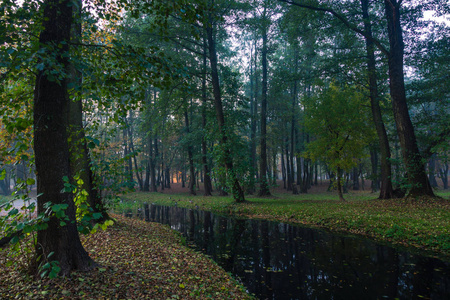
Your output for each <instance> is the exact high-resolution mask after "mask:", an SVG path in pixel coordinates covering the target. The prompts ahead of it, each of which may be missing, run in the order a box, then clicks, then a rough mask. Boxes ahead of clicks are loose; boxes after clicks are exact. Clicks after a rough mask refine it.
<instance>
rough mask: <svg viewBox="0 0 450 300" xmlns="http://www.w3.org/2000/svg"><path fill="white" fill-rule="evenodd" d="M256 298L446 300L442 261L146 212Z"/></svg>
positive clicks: (255, 224)
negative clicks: (237, 280) (240, 282)
mask: <svg viewBox="0 0 450 300" xmlns="http://www.w3.org/2000/svg"><path fill="white" fill-rule="evenodd" d="M150 219H151V220H152V221H156V222H159V223H163V224H169V225H170V226H171V227H172V228H173V229H175V230H178V231H179V232H181V233H182V234H183V235H184V236H185V237H186V240H187V241H188V243H189V244H190V245H191V246H193V247H194V248H196V249H198V250H200V251H202V252H203V253H205V254H207V255H209V256H210V257H211V258H213V259H214V260H215V261H216V262H217V263H218V264H219V265H220V266H222V267H223V268H224V269H225V270H226V271H228V272H231V273H233V274H234V276H235V277H237V278H239V279H240V280H241V281H242V283H243V284H244V285H245V286H246V287H247V290H248V291H249V292H250V293H254V294H255V295H256V296H257V297H258V298H260V299H395V298H399V299H450V263H448V262H443V261H441V260H438V259H434V258H429V257H424V256H417V255H413V254H410V253H407V252H402V251H399V250H396V249H394V248H391V247H386V246H382V245H378V244H376V243H374V242H372V241H370V240H368V239H362V238H354V237H344V236H340V235H337V234H330V233H328V232H325V231H322V230H316V229H310V228H304V227H300V226H294V225H289V224H283V223H276V222H269V221H263V220H247V219H234V218H230V217H224V216H219V215H214V214H212V213H210V212H203V211H197V210H188V209H183V208H177V207H165V206H155V205H152V206H151V207H150Z"/></svg>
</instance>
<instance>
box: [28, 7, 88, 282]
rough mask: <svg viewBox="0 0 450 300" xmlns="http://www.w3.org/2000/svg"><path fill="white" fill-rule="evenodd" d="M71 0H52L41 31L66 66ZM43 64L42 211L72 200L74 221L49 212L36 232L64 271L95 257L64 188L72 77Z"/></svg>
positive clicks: (37, 134)
mask: <svg viewBox="0 0 450 300" xmlns="http://www.w3.org/2000/svg"><path fill="white" fill-rule="evenodd" d="M71 4H72V1H70V0H47V1H45V2H44V3H43V4H42V6H43V10H44V21H43V29H42V32H41V33H40V36H39V42H40V48H41V49H46V51H47V53H51V54H54V57H55V58H56V61H57V63H58V64H59V65H61V66H62V67H63V69H67V67H68V65H69V62H68V58H67V56H68V55H67V53H68V51H69V46H68V45H69V43H70V34H71V26H72V17H73V16H72V7H73V6H72V5H71ZM42 63H43V64H44V68H43V69H42V70H40V71H39V72H38V74H37V77H36V85H35V91H34V115H33V117H34V152H35V161H36V178H37V193H38V194H42V195H41V196H40V197H38V200H37V212H38V213H45V211H46V208H45V207H44V204H45V203H47V202H50V203H51V204H52V205H64V206H67V208H66V209H65V211H64V212H65V214H66V216H67V217H68V219H69V221H67V222H65V224H64V223H61V220H60V219H59V218H56V217H54V216H52V217H50V219H49V221H48V223H47V224H48V227H47V229H45V230H40V231H38V233H37V244H36V254H37V256H36V257H41V261H40V262H38V263H42V262H45V259H46V258H47V257H48V255H49V254H50V253H52V252H53V253H54V254H53V256H52V257H51V260H56V261H58V262H59V267H60V268H61V273H62V274H69V273H70V271H71V270H74V269H77V270H82V271H88V270H91V269H92V268H93V267H94V266H95V263H94V261H93V260H92V259H91V258H90V257H89V255H88V254H87V252H86V251H85V250H84V248H83V246H82V245H81V242H80V238H79V235H78V231H77V224H76V218H75V205H74V202H73V193H72V192H64V193H62V192H61V191H62V190H63V189H64V181H63V177H67V178H71V175H72V174H71V171H70V162H69V146H68V143H67V138H68V135H67V131H66V124H67V120H66V117H67V110H68V106H69V101H70V100H69V95H68V90H67V80H66V79H65V78H63V79H61V80H60V81H56V79H54V78H51V77H49V76H48V74H49V73H50V72H52V71H53V70H54V69H55V67H54V66H52V65H49V64H48V62H47V61H42Z"/></svg>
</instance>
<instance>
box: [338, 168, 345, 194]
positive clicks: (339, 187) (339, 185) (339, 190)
mask: <svg viewBox="0 0 450 300" xmlns="http://www.w3.org/2000/svg"><path fill="white" fill-rule="evenodd" d="M337 190H338V195H339V200H341V201H345V199H344V195H343V193H342V170H341V168H338V169H337Z"/></svg>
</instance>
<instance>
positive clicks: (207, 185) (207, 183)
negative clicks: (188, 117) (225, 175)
mask: <svg viewBox="0 0 450 300" xmlns="http://www.w3.org/2000/svg"><path fill="white" fill-rule="evenodd" d="M207 51H208V49H207V42H206V37H205V38H204V39H203V74H202V129H203V135H202V164H203V173H204V175H203V187H204V189H205V191H204V193H203V195H204V196H211V195H212V182H211V175H210V171H209V166H208V150H207V149H208V148H207V146H206V136H205V135H206V100H207V96H206V60H207V53H206V52H207Z"/></svg>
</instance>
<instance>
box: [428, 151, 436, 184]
mask: <svg viewBox="0 0 450 300" xmlns="http://www.w3.org/2000/svg"><path fill="white" fill-rule="evenodd" d="M428 174H429V175H428V176H429V177H428V178H429V180H430V184H431V187H434V188H436V187H437V186H438V184H437V181H436V154H433V155H432V156H431V158H430V160H429V161H428Z"/></svg>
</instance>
